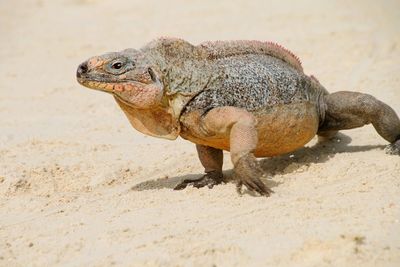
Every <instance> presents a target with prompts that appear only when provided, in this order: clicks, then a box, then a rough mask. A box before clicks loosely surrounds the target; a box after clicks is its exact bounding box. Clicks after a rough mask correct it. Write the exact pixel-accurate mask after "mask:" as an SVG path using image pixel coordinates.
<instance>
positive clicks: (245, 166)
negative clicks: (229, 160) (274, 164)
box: [234, 154, 273, 197]
mask: <svg viewBox="0 0 400 267" xmlns="http://www.w3.org/2000/svg"><path fill="white" fill-rule="evenodd" d="M234 170H235V176H236V179H237V180H238V182H237V184H236V191H237V192H238V193H239V194H240V195H241V194H243V191H242V186H243V185H244V186H246V188H247V189H248V190H249V191H253V192H256V193H258V194H260V195H261V196H266V197H268V196H270V195H271V193H273V191H272V190H271V189H269V188H268V187H267V186H266V185H265V184H264V183H263V182H262V181H261V179H260V178H262V177H264V172H263V170H262V169H261V167H260V166H259V163H258V161H257V160H256V158H255V157H254V156H253V155H250V154H248V155H246V156H243V157H242V158H241V159H239V161H238V162H237V164H236V166H235V169H234Z"/></svg>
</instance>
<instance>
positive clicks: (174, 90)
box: [77, 38, 400, 195]
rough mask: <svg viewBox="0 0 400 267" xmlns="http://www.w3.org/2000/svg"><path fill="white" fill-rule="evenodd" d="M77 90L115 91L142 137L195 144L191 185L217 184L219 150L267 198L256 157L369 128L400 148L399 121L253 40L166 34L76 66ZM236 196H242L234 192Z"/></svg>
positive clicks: (243, 181) (242, 182)
mask: <svg viewBox="0 0 400 267" xmlns="http://www.w3.org/2000/svg"><path fill="white" fill-rule="evenodd" d="M77 79H78V82H79V83H81V84H82V85H84V86H86V87H89V88H92V89H96V90H100V91H104V92H107V93H110V94H112V95H113V96H114V97H115V99H116V101H117V103H118V104H119V106H120V107H121V109H122V110H123V111H124V112H125V114H126V116H127V117H128V119H129V121H130V123H131V124H132V126H133V127H134V128H136V129H137V130H138V131H140V132H142V133H144V134H148V135H152V136H155V137H161V138H166V139H171V140H173V139H176V138H177V137H178V136H179V135H180V136H182V137H183V138H185V139H187V140H189V141H191V142H193V143H195V144H197V150H198V154H199V158H200V161H201V163H202V165H203V166H204V168H205V172H206V174H205V175H204V176H203V177H202V178H200V179H195V180H185V181H183V182H182V183H181V184H179V185H178V186H177V188H176V189H183V188H185V187H186V186H187V185H193V186H195V187H202V186H206V185H208V186H209V187H212V186H214V185H216V184H219V183H221V182H223V179H222V150H229V151H230V152H231V160H232V163H233V165H234V177H235V179H236V180H237V182H238V186H239V187H241V186H242V185H245V186H246V187H247V188H248V189H249V190H252V191H255V192H258V193H260V194H261V195H269V194H270V193H271V192H272V191H271V190H270V189H268V188H267V187H266V186H265V184H264V183H263V181H262V179H263V177H265V174H264V172H263V171H262V169H261V168H260V166H259V163H258V161H257V160H256V158H255V157H265V156H273V155H279V154H283V153H288V152H290V151H293V150H295V149H297V148H299V147H301V146H303V145H304V144H306V143H307V142H308V141H309V140H310V139H311V138H312V137H313V136H314V135H315V134H320V135H321V136H323V137H331V136H333V135H334V134H335V133H336V132H337V131H338V130H341V129H350V128H355V127H360V126H362V125H365V124H369V123H372V124H373V125H374V127H375V129H376V130H377V132H378V133H379V134H380V135H381V136H382V137H383V138H384V139H386V140H387V141H389V142H390V143H391V144H390V145H389V147H388V150H387V151H388V152H389V153H391V154H397V155H398V154H399V153H400V152H399V151H400V141H399V139H400V120H399V118H398V116H397V115H396V113H395V112H394V111H393V109H391V108H390V107H389V106H387V105H386V104H384V103H382V102H380V101H379V100H376V99H375V98H373V97H372V96H369V95H364V94H359V93H353V92H339V93H335V94H331V95H330V94H328V92H327V91H326V90H325V88H323V86H322V85H321V84H320V83H319V82H318V81H317V80H316V79H315V78H314V77H313V76H310V77H309V76H307V75H305V74H304V72H303V68H302V66H301V63H300V61H299V60H298V58H297V57H296V56H294V55H293V54H292V53H291V52H290V51H288V50H286V49H285V48H283V47H281V46H279V45H277V44H274V43H266V42H258V41H228V42H222V41H219V42H207V43H203V44H200V45H198V46H194V45H191V44H190V43H188V42H186V41H183V40H180V39H171V38H161V39H158V40H155V41H153V42H150V43H149V44H147V45H146V46H144V47H143V48H141V49H139V50H135V49H126V50H124V51H122V52H116V53H108V54H104V55H101V56H96V57H92V58H90V59H89V60H87V61H85V62H83V63H82V64H81V65H80V66H79V67H78V70H77ZM239 191H240V192H241V190H239Z"/></svg>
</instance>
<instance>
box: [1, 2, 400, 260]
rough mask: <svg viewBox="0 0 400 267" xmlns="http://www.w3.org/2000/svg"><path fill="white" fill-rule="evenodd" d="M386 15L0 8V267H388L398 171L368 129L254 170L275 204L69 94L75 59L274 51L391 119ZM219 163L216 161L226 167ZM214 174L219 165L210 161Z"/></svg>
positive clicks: (395, 16)
mask: <svg viewBox="0 0 400 267" xmlns="http://www.w3.org/2000/svg"><path fill="white" fill-rule="evenodd" d="M399 10H400V4H399V2H398V1H361V0H359V1H311V0H301V1H251V2H249V1H225V0H224V1H175V0H174V1H172V0H170V1H129V0H124V1H111V0H107V1H100V0H99V1H96V0H59V1H50V0H49V1H41V0H36V1H34V0H31V1H27V0H26V1H22V0H21V1H1V2H0V40H1V41H0V60H1V62H0V130H1V131H0V266H112V265H117V266H400V158H399V157H396V156H389V155H386V154H385V153H384V151H383V149H384V146H385V145H386V142H385V141H384V140H383V139H382V138H380V137H379V136H378V135H377V134H376V133H375V131H374V129H373V127H371V126H367V127H363V128H360V129H356V130H351V131H345V132H344V134H345V135H346V136H342V137H341V139H340V140H339V141H340V142H339V141H338V142H334V143H330V144H326V145H325V146H315V140H313V141H312V142H311V143H310V144H309V145H308V146H307V147H306V148H304V149H301V150H299V151H297V152H295V153H293V155H292V156H290V155H286V156H281V157H277V158H272V159H262V164H263V166H264V167H265V169H266V170H267V171H268V172H269V173H270V174H271V180H269V181H268V185H269V186H271V187H272V188H273V190H274V191H275V194H273V196H272V197H270V198H268V199H265V198H259V197H253V196H250V195H244V196H242V197H240V196H238V195H237V194H236V192H235V186H234V184H226V185H221V186H217V187H215V188H214V189H212V190H209V189H200V190H197V189H193V188H190V189H187V190H184V191H179V192H176V191H173V190H172V187H173V186H174V185H175V184H176V183H177V182H179V181H180V180H182V179H184V178H187V177H196V176H198V175H200V174H201V173H202V167H201V166H200V163H199V162H198V160H197V158H196V153H195V149H194V146H193V145H192V144H190V143H188V142H186V141H184V140H181V139H179V140H177V141H175V142H170V141H166V140H161V139H155V138H152V137H146V136H143V135H142V134H140V133H138V132H136V131H134V130H133V129H132V128H131V127H130V125H129V123H128V121H127V119H126V118H125V117H124V115H123V113H122V111H121V110H119V109H118V108H117V105H116V103H115V102H114V100H113V99H112V97H110V96H109V95H106V94H103V93H100V92H95V91H91V90H86V89H84V88H83V87H81V86H79V85H78V84H77V82H76V81H75V69H76V67H77V65H78V64H79V63H80V62H82V61H83V60H85V59H86V58H88V57H89V56H92V55H95V54H100V53H103V52H106V51H118V50H121V49H124V48H127V47H140V46H141V45H143V44H145V43H146V42H148V41H150V40H152V39H154V38H156V37H158V36H162V35H167V36H176V37H181V38H184V39H187V40H189V41H190V42H192V43H199V42H202V41H204V40H217V39H257V40H273V41H276V42H279V43H281V44H283V45H284V46H286V47H287V48H289V49H290V50H292V51H293V52H294V53H296V54H297V55H298V56H299V57H300V58H301V59H302V61H303V66H304V68H305V71H306V73H308V74H314V75H315V76H316V77H318V79H319V80H320V82H321V83H322V84H324V85H325V86H326V87H327V88H328V89H329V90H330V91H331V92H334V91H338V90H354V91H359V92H367V93H371V94H373V95H375V96H376V97H378V98H379V99H381V100H382V101H384V102H386V103H388V104H389V105H391V106H392V107H393V108H394V109H395V110H396V111H397V113H398V114H399V113H400V76H399V73H400V64H399V63H400V19H399V13H398V12H399ZM226 155H227V156H228V155H229V154H226ZM225 158H226V159H225V163H226V164H225V167H224V168H225V170H226V171H227V172H226V173H227V175H229V173H230V172H231V168H232V165H231V163H230V162H229V157H225Z"/></svg>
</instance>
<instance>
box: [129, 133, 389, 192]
mask: <svg viewBox="0 0 400 267" xmlns="http://www.w3.org/2000/svg"><path fill="white" fill-rule="evenodd" d="M350 142H351V138H350V137H349V136H347V135H345V134H342V133H339V134H338V135H337V136H336V137H335V138H333V139H332V140H329V141H325V142H321V143H317V144H315V145H314V146H311V147H303V148H301V149H299V150H296V151H294V152H292V153H289V154H285V155H280V156H276V157H272V158H265V159H262V160H260V163H261V166H262V168H263V169H264V170H265V171H266V172H267V173H269V174H271V175H275V174H283V173H291V172H294V171H296V170H297V169H298V168H301V167H302V166H304V165H306V166H308V165H310V164H312V163H323V162H326V161H327V160H328V159H329V158H331V157H333V156H334V155H335V154H338V153H351V152H362V151H368V150H374V149H383V148H384V147H385V146H384V145H366V146H349V145H348V144H349V143H350ZM292 163H297V164H293V165H292V166H291V168H290V169H289V170H288V169H287V167H288V166H289V165H291V164H292ZM201 175H203V174H202V173H198V174H187V175H182V176H175V177H170V178H158V179H154V180H149V181H144V182H142V183H139V184H136V185H134V186H133V187H132V188H131V189H132V190H134V191H143V190H154V189H163V188H169V189H173V188H174V187H175V186H176V185H177V184H178V183H179V182H181V181H183V180H184V179H195V178H198V177H200V176H201ZM231 177H232V170H227V171H224V179H225V181H226V182H229V181H231V180H232V178H231ZM278 184H279V183H277V182H274V181H271V180H268V181H266V185H267V186H268V187H270V188H271V187H274V186H277V185H278Z"/></svg>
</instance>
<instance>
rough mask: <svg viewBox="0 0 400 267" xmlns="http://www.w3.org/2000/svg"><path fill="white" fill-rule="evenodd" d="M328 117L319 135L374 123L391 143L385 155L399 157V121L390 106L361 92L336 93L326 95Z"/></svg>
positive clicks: (380, 133)
mask: <svg viewBox="0 0 400 267" xmlns="http://www.w3.org/2000/svg"><path fill="white" fill-rule="evenodd" d="M325 104H326V115H325V120H324V121H323V123H322V125H321V126H320V128H319V133H332V132H335V131H338V130H346V129H353V128H357V127H361V126H364V125H367V124H370V123H371V124H372V125H373V126H374V128H375V130H376V131H377V132H378V134H379V135H380V136H381V137H382V138H384V139H385V140H386V141H388V142H389V143H390V144H389V145H388V146H387V149H386V152H387V153H389V154H396V155H400V119H399V117H398V116H397V114H396V112H395V111H394V110H393V109H392V108H391V107H389V106H388V105H387V104H385V103H383V102H381V101H379V100H377V99H376V98H375V97H373V96H371V95H368V94H362V93H358V92H348V91H342V92H336V93H332V94H329V95H326V96H325Z"/></svg>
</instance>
